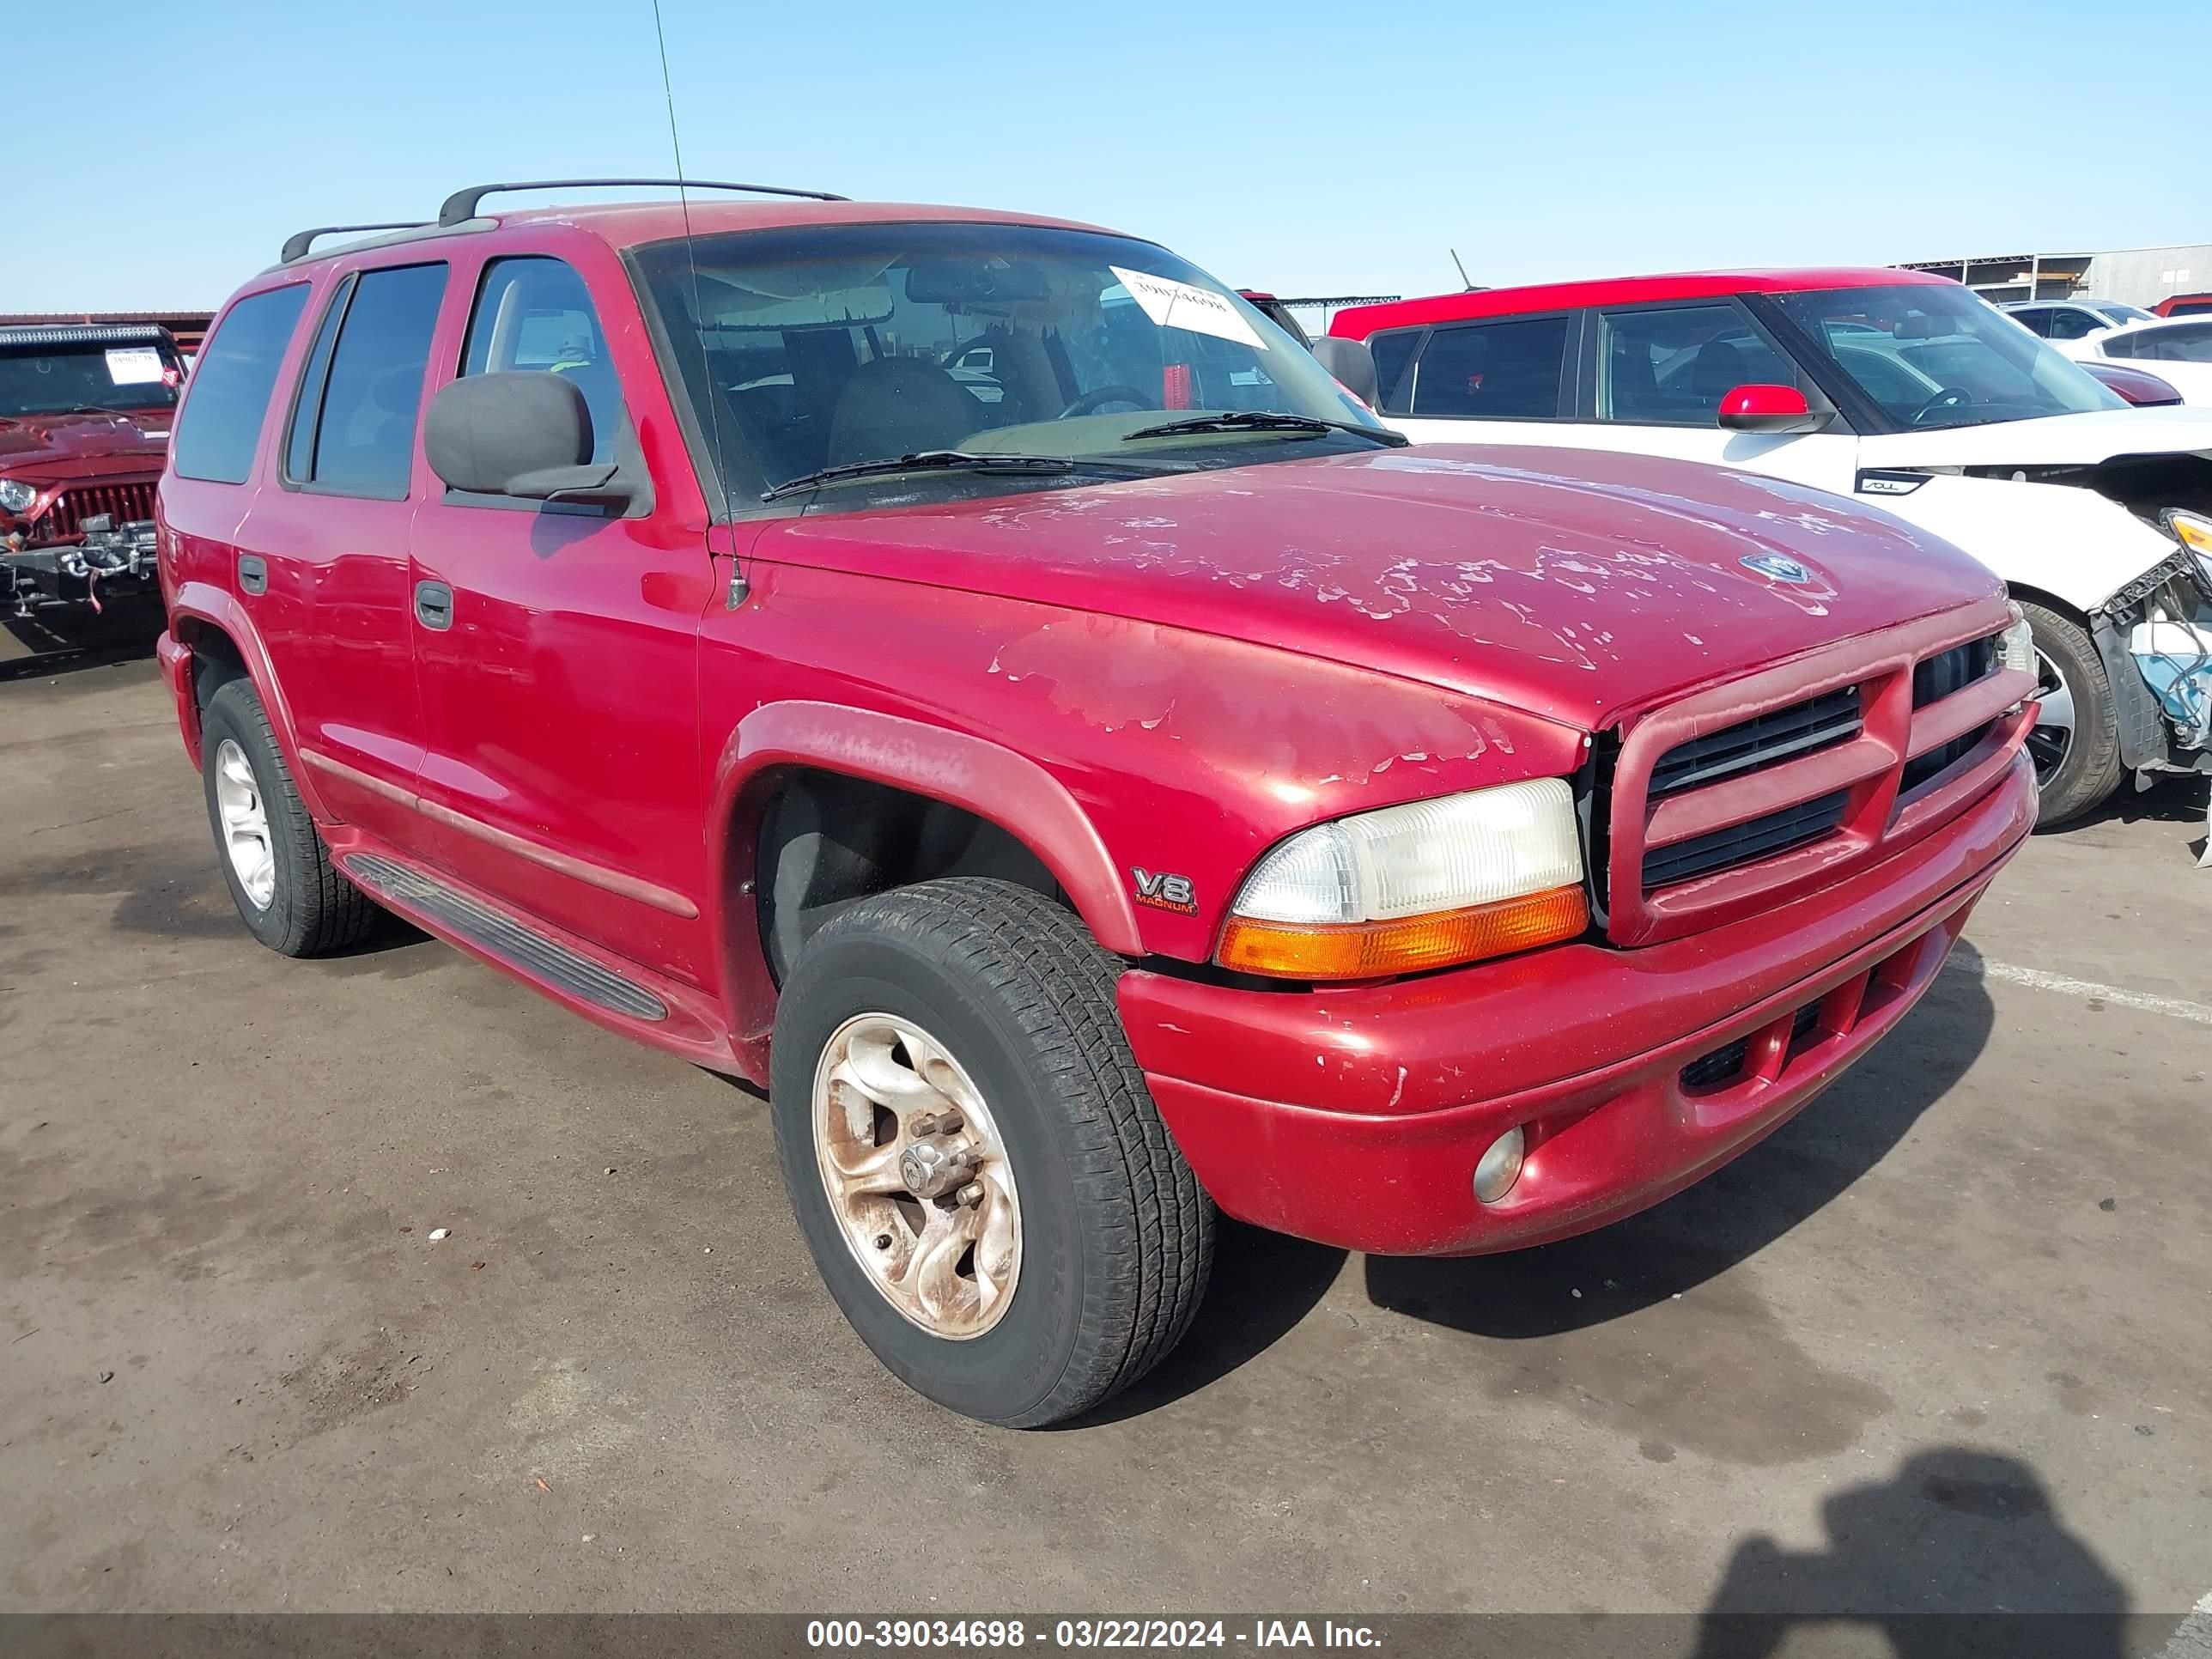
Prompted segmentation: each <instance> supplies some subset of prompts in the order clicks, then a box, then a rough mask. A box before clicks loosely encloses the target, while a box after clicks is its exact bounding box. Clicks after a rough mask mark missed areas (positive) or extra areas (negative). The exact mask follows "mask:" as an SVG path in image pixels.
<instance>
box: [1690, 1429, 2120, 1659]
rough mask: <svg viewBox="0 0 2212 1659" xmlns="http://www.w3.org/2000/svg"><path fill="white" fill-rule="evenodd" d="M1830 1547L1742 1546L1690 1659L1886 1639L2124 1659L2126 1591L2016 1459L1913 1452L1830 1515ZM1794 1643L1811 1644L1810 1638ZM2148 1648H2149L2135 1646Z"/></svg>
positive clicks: (2073, 1658) (1938, 1652)
mask: <svg viewBox="0 0 2212 1659" xmlns="http://www.w3.org/2000/svg"><path fill="white" fill-rule="evenodd" d="M1820 1518H1821V1522H1822V1524H1823V1526H1824V1528H1825V1529H1826V1534H1827V1539H1826V1547H1825V1548H1822V1549H1818V1550H1808V1551H1796V1550H1789V1549H1784V1547H1781V1546H1780V1545H1778V1544H1777V1543H1776V1542H1775V1541H1774V1540H1772V1539H1771V1538H1766V1537H1753V1538H1747V1539H1745V1540H1744V1541H1742V1542H1741V1543H1740V1544H1739V1545H1737V1547H1736V1549H1735V1554H1734V1556H1733V1557H1731V1558H1730V1559H1729V1565H1728V1570H1727V1571H1726V1572H1725V1573H1724V1574H1723V1577H1722V1579H1721V1583H1720V1586H1719V1588H1718V1589H1717V1590H1716V1591H1715V1592H1714V1594H1713V1596H1712V1599H1711V1601H1710V1602H1709V1603H1708V1604H1707V1606H1706V1607H1705V1613H1704V1615H1703V1617H1702V1619H1701V1620H1700V1622H1699V1634H1698V1644H1697V1647H1696V1650H1695V1653H1694V1659H1771V1656H1773V1655H1776V1654H1779V1653H1782V1652H1784V1650H1785V1644H1787V1651H1789V1652H1791V1653H1814V1654H1818V1653H1822V1652H1826V1651H1828V1650H1830V1649H1829V1645H1828V1644H1826V1643H1824V1642H1823V1641H1822V1639H1821V1638H1820V1632H1821V1631H1824V1630H1834V1631H1835V1632H1836V1638H1837V1642H1838V1646H1839V1647H1842V1648H1845V1649H1847V1650H1849V1651H1850V1652H1852V1653H1855V1654H1860V1653H1864V1652H1865V1651H1866V1646H1865V1644H1864V1643H1863V1640H1861V1641H1845V1640H1844V1639H1843V1638H1844V1632H1843V1630H1842V1628H1841V1627H1844V1626H1853V1627H1857V1628H1859V1629H1863V1628H1865V1627H1867V1626H1872V1627H1874V1628H1875V1629H1878V1630H1880V1631H1881V1633H1882V1636H1883V1638H1885V1639H1886V1640H1887V1642H1888V1644H1889V1646H1890V1650H1891V1651H1892V1652H1893V1654H1894V1655H1895V1656H1896V1659H2039V1656H2052V1659H2057V1656H2060V1655H2063V1656H2065V1659H2123V1656H2124V1655H2125V1654H2127V1653H2128V1652H2129V1651H2130V1645H2131V1644H2130V1642H2129V1640H2128V1637H2129V1635H2130V1632H2129V1630H2128V1613H2129V1597H2128V1594H2127V1591H2126V1589H2125V1588H2124V1586H2123V1585H2122V1584H2121V1583H2120V1581H2119V1580H2118V1578H2117V1577H2114V1576H2113V1574H2112V1571H2110V1570H2109V1569H2108V1568H2107V1567H2106V1565H2105V1564H2104V1563H2103V1562H2102V1561H2101V1560H2100V1559H2098V1557H2097V1556H2096V1554H2095V1553H2094V1552H2093V1551H2092V1550H2091V1549H2090V1548H2089V1547H2088V1546H2087V1544H2085V1543H2083V1542H2082V1541H2081V1539H2079V1538H2077V1537H2075V1535H2074V1534H2072V1533H2071V1532H2069V1531H2068V1530H2067V1528H2065V1526H2064V1525H2063V1524H2062V1523H2061V1522H2060V1520H2059V1518H2058V1515H2057V1510H2056V1509H2055V1507H2054V1506H2053V1504H2052V1503H2051V1496H2050V1494H2049V1492H2047V1491H2045V1487H2044V1485H2043V1482H2042V1481H2041V1480H2039V1478H2038V1477H2037V1475H2036V1473H2035V1471H2034V1470H2033V1469H2032V1468H2029V1467H2028V1466H2027V1464H2026V1463H2024V1462H2021V1460H2020V1459H2019V1458H2016V1457H2013V1456H2008V1455H2005V1454H2003V1453H2001V1452H1995V1451H1987V1450H1981V1449H1974V1448H1971V1447H1965V1446H1940V1447H1936V1448H1933V1449H1929V1450H1925V1451H1920V1452H1915V1453H1914V1454H1912V1455H1911V1456H1910V1457H1908V1458H1906V1459H1905V1462H1903V1463H1902V1464H1901V1465H1900V1466H1899V1468H1898V1470H1897V1472H1896V1473H1895V1474H1893V1475H1892V1476H1890V1477H1889V1478H1888V1479H1887V1480H1876V1481H1872V1482H1869V1484H1867V1485H1865V1486H1852V1487H1849V1488H1846V1489H1845V1490H1844V1491H1842V1492H1835V1493H1832V1495H1830V1496H1829V1497H1828V1498H1826V1499H1825V1500H1823V1502H1822V1503H1821V1505H1820ZM1799 1632H1803V1633H1802V1634H1800V1633H1799ZM2136 1645H2139V1644H2136Z"/></svg>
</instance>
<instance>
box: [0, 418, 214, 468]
mask: <svg viewBox="0 0 2212 1659" xmlns="http://www.w3.org/2000/svg"><path fill="white" fill-rule="evenodd" d="M175 416H176V411H175V410H172V409H149V410H136V411H133V412H131V413H129V414H119V413H118V414H103V415H16V416H0V476H5V477H22V478H27V479H37V478H43V477H63V476H76V475H77V474H80V473H82V471H84V469H83V468H82V466H80V465H74V464H75V463H78V462H82V461H85V460H105V459H110V458H115V459H122V460H125V461H143V462H144V463H145V464H146V465H147V466H149V467H151V468H155V469H159V467H160V466H161V458H162V456H163V455H164V454H166V453H167V451H168V447H169V428H170V423H171V422H173V420H174V419H175ZM134 470H137V469H134Z"/></svg>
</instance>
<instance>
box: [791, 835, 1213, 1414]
mask: <svg viewBox="0 0 2212 1659" xmlns="http://www.w3.org/2000/svg"><path fill="white" fill-rule="evenodd" d="M1114 976H1115V969H1114V966H1113V963H1112V960H1111V958H1110V957H1108V956H1107V954H1106V953H1105V952H1104V951H1102V950H1100V949H1099V947H1098V945H1097V944H1096V943H1095V942H1094V941H1093V940H1092V939H1091V937H1090V935H1089V934H1088V933H1085V931H1084V928H1083V927H1082V924H1081V923H1080V922H1079V921H1077V920H1076V918H1075V917H1073V915H1069V914H1068V912H1067V911H1066V910H1065V909H1063V908H1061V907H1060V906H1059V905H1057V904H1054V902H1051V901H1050V900H1048V899H1046V898H1044V897H1043V896H1041V895H1039V894H1036V893H1034V892H1031V891H1030V890H1028V889H1026V888H1022V887H1018V886H1015V885H1013V884H1012V883H1008V882H1001V881H987V880H980V879H974V878H955V879H948V880H942V881H932V882H925V883H922V884H919V885H917V886H914V887H908V888H901V889H898V890H895V891H892V892H888V893H880V894H877V895H875V896H872V897H869V898H864V899H861V900H860V901H858V902H854V903H853V904H851V905H848V906H847V907H846V908H843V909H842V910H841V911H840V912H839V913H838V915H836V917H835V918H834V919H832V920H831V921H829V922H828V923H826V924H825V925H824V926H823V928H822V929H821V931H820V932H819V933H816V934H815V935H814V937H813V938H812V939H811V940H809V941H808V943H807V945H806V946H805V950H804V951H802V952H801V954H800V956H799V962H798V964H797V966H796V968H795V969H793V973H792V975H791V976H790V978H789V979H788V980H787V981H786V982H785V985H784V987H783V994H782V997H781V1002H780V1004H779V1006H778V1008H777V1011H776V1020H775V1041H774V1049H773V1057H772V1058H773V1073H774V1075H773V1078H772V1079H771V1081H772V1088H771V1099H772V1103H773V1104H772V1107H771V1112H772V1115H773V1117H774V1119H775V1139H776V1151H777V1155H778V1158H779V1159H780V1161H781V1165H782V1170H783V1177H784V1181H785V1183H786V1185H787V1188H789V1191H790V1194H791V1200H792V1206H793V1209H794V1211H795V1212H797V1215H798V1218H799V1227H800V1230H801V1231H802V1232H803V1233H804V1234H805V1237H806V1243H807V1246H808V1248H809V1249H811V1251H812V1253H813V1255H814V1261H815V1264H816V1266H817V1267H819V1268H820V1270H821V1273H822V1276H823V1279H824V1281H826V1282H827V1284H828V1285H829V1291H830V1294H831V1295H832V1296H834V1297H836V1300H837V1304H838V1306H839V1307H840V1308H842V1310H843V1311H844V1314H845V1316H846V1318H847V1319H848V1320H849V1321H850V1322H852V1325H853V1328H854V1330H855V1331H857V1332H858V1333H859V1334H860V1339H861V1340H863V1341H864V1342H866V1344H867V1345H868V1346H869V1347H870V1348H871V1349H872V1350H873V1351H874V1352H875V1354H876V1357H877V1358H878V1359H880V1360H882V1361H883V1363H884V1364H885V1365H886V1366H888V1367H889V1368H890V1370H892V1371H893V1372H894V1373H896V1375H897V1376H899V1377H900V1378H901V1379H902V1380H903V1381H904V1382H905V1383H907V1384H908V1386H909V1387H911V1388H913V1389H915V1390H916V1391H917V1392H918V1393H921V1394H923V1395H927V1396H928V1397H929V1398H930V1399H932V1400H934V1401H937V1402H938V1403H939V1404H940V1405H943V1406H946V1407H950V1408H951V1409H952V1410H954V1411H957V1412H960V1413H964V1414H966V1415H968V1416H969V1417H975V1418H980V1419H982V1420H984V1421H986V1422H989V1423H998V1424H1003V1425H1007V1426H1009V1427H1020V1428H1032V1427H1037V1426H1041V1425H1044V1424H1048V1423H1054V1422H1058V1421H1060V1420H1061V1419H1065V1418H1069V1417H1073V1416H1076V1415H1079V1414H1080V1413H1083V1412H1085V1411H1087V1410H1089V1409H1090V1408H1091V1407H1094V1406H1096V1405H1097V1404H1098V1403H1099V1402H1100V1401H1103V1400H1104V1399H1105V1398H1106V1397H1107V1396H1108V1395H1111V1394H1113V1393H1115V1392H1116V1391H1117V1390H1119V1389H1123V1388H1126V1387H1127V1386H1128V1385H1129V1384H1130V1383H1133V1382H1135V1381H1136V1380H1137V1379H1138V1378H1139V1377H1140V1376H1143V1375H1144V1374H1145V1373H1146V1371H1148V1370H1151V1369H1152V1366H1153V1365H1155V1364H1158V1362H1159V1360H1160V1359H1161V1358H1164V1356H1165V1355H1166V1354H1167V1352H1169V1350H1170V1349H1171V1348H1173V1347H1174V1346H1175V1345H1176V1342H1177V1341H1178V1340H1180V1339H1181V1338H1182V1334H1183V1332H1184V1330H1185V1329H1186V1328H1188V1325H1189V1322H1190V1319H1191V1316H1192V1315H1193V1314H1194V1312H1195V1311H1196V1310H1197V1307H1198V1303H1199V1298H1200V1295H1201V1294H1202V1293H1203V1291H1204V1290H1205V1288H1206V1273H1207V1268H1208V1267H1209V1264H1210V1262H1211V1261H1212V1247H1213V1212H1212V1206H1211V1204H1210V1203H1209V1202H1208V1201H1207V1200H1206V1196H1205V1194H1203V1193H1202V1192H1200V1189H1199V1186H1198V1182H1197V1181H1196V1179H1195V1178H1194V1176H1192V1174H1191V1171H1190V1166H1189V1165H1188V1164H1186V1163H1185V1162H1184V1161H1183V1158H1182V1154H1181V1153H1180V1152H1177V1151H1176V1146H1175V1145H1174V1143H1173V1142H1172V1141H1171V1140H1170V1139H1169V1138H1168V1133H1167V1129H1166V1126H1165V1125H1164V1124H1163V1123H1162V1122H1161V1121H1160V1118H1159V1114H1158V1111H1157V1110H1156V1109H1155V1108H1154V1107H1153V1105H1152V1097H1151V1095H1150V1094H1149V1093H1148V1092H1147V1091H1146V1087H1145V1079H1144V1075H1143V1073H1141V1072H1139V1070H1138V1068H1137V1065H1136V1061H1135V1060H1134V1059H1133V1057H1132V1055H1131V1054H1130V1053H1129V1048H1128V1043H1127V1040H1126V1039H1125V1038H1124V1036H1122V1032H1121V1022H1120V1019H1119V1018H1118V1016H1117V1014H1116V1012H1115V1004H1114Z"/></svg>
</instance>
